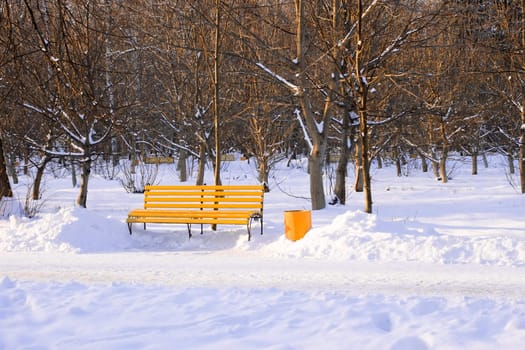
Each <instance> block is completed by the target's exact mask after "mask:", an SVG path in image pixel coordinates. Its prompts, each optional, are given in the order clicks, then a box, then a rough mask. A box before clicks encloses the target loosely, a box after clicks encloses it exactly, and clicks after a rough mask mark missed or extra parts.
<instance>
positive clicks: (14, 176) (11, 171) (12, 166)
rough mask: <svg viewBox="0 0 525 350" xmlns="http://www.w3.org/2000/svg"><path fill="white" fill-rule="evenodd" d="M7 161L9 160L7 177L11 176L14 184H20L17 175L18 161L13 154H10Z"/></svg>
mask: <svg viewBox="0 0 525 350" xmlns="http://www.w3.org/2000/svg"><path fill="white" fill-rule="evenodd" d="M6 160H7V175H8V176H11V178H12V179H13V184H15V185H17V184H18V174H17V173H16V167H15V163H16V160H15V159H14V157H13V155H12V154H8V155H7V157H6Z"/></svg>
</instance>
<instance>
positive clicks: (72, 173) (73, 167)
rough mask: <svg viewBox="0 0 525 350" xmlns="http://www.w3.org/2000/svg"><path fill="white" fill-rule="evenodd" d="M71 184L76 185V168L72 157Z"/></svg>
mask: <svg viewBox="0 0 525 350" xmlns="http://www.w3.org/2000/svg"><path fill="white" fill-rule="evenodd" d="M71 184H72V185H73V188H75V187H77V168H76V166H75V160H74V159H71Z"/></svg>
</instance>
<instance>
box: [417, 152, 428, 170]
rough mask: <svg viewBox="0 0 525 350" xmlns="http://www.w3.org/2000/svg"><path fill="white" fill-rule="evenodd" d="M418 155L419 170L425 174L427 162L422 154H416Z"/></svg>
mask: <svg viewBox="0 0 525 350" xmlns="http://www.w3.org/2000/svg"><path fill="white" fill-rule="evenodd" d="M418 154H419V159H420V160H421V170H422V171H423V172H424V173H426V172H428V162H427V158H425V156H424V155H423V153H421V152H418Z"/></svg>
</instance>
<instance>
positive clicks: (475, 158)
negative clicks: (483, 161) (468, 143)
mask: <svg viewBox="0 0 525 350" xmlns="http://www.w3.org/2000/svg"><path fill="white" fill-rule="evenodd" d="M470 157H471V159H472V175H478V154H477V153H476V152H472V155H471V156H470Z"/></svg>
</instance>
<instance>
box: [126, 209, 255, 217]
mask: <svg viewBox="0 0 525 350" xmlns="http://www.w3.org/2000/svg"><path fill="white" fill-rule="evenodd" d="M253 214H259V212H258V211H239V210H236V211H201V210H199V211H183V210H177V211H172V210H142V209H138V210H134V211H132V212H130V213H129V214H128V216H129V217H138V218H140V217H154V216H158V217H172V218H177V217H182V218H184V217H194V218H206V217H242V218H249V217H250V216H251V215H253Z"/></svg>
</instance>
